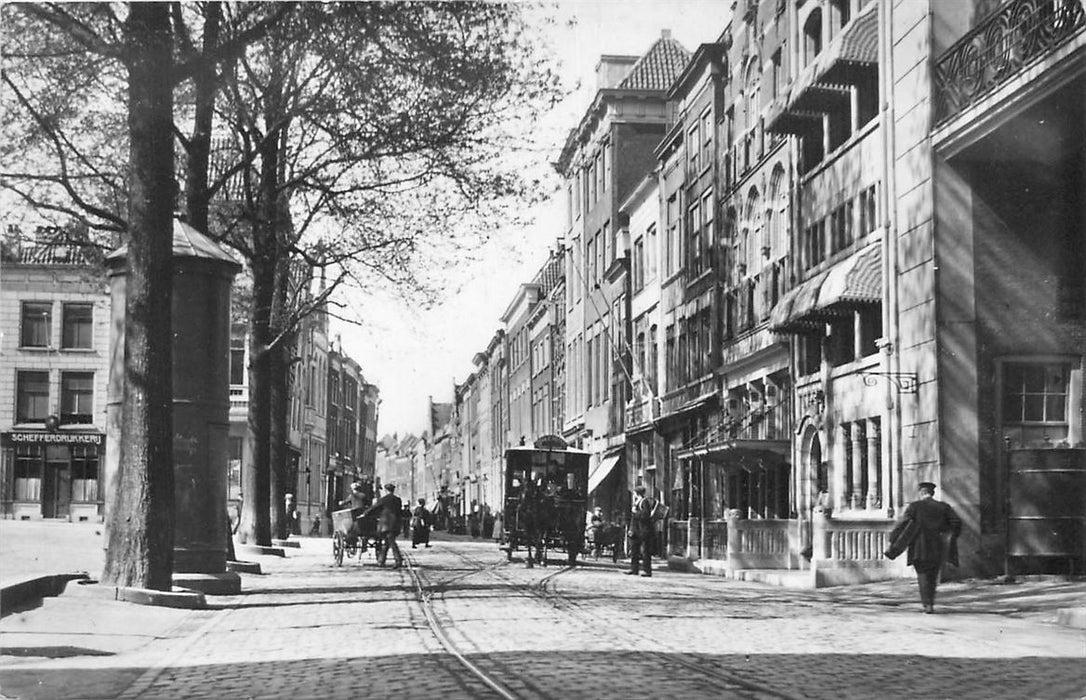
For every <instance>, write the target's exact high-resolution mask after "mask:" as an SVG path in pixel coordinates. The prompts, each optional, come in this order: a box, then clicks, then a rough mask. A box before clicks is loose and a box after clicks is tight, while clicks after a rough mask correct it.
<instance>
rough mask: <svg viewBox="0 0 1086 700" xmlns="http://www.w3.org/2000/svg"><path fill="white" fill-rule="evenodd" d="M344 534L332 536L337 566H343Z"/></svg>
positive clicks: (333, 555) (333, 553)
mask: <svg viewBox="0 0 1086 700" xmlns="http://www.w3.org/2000/svg"><path fill="white" fill-rule="evenodd" d="M343 550H344V544H343V534H342V533H339V532H337V533H335V534H334V535H332V558H333V559H334V560H335V562H336V566H343Z"/></svg>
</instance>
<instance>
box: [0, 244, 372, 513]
mask: <svg viewBox="0 0 1086 700" xmlns="http://www.w3.org/2000/svg"><path fill="white" fill-rule="evenodd" d="M9 233H11V235H9V236H7V237H6V240H5V244H4V250H3V258H2V261H0V265H2V274H0V284H2V294H0V314H2V323H0V326H2V327H3V329H4V331H3V333H2V335H0V440H2V446H0V489H2V499H0V503H2V506H0V508H2V514H3V517H5V518H16V519H41V518H45V519H56V518H60V519H68V520H72V521H98V520H101V519H102V517H103V506H104V502H105V494H104V493H103V482H102V478H103V475H102V469H103V467H104V462H105V455H106V406H107V391H106V388H107V384H108V381H109V373H110V351H109V348H110V338H111V335H112V333H113V332H114V331H113V329H112V328H111V327H110V314H111V300H110V291H109V283H108V280H107V276H106V270H105V268H104V267H103V266H102V265H101V263H100V262H99V261H96V260H95V259H94V258H93V256H92V255H90V254H88V253H87V252H86V249H85V248H81V247H80V246H77V245H66V244H59V243H57V242H56V241H55V240H53V238H55V234H56V232H55V231H53V230H51V229H50V230H45V229H43V230H41V231H38V232H37V234H36V235H34V236H33V237H30V238H27V237H26V236H24V235H21V234H19V235H16V233H18V232H9ZM297 355H298V357H299V358H300V361H299V362H297V363H295V365H294V367H293V369H292V381H291V397H290V401H289V404H290V412H289V415H288V426H289V429H290V441H289V447H290V458H289V469H288V471H289V473H288V484H290V486H289V487H288V492H289V493H291V495H292V496H293V497H294V500H295V507H296V508H297V509H298V513H299V527H300V526H301V524H303V523H304V524H305V525H306V526H307V527H308V524H309V523H310V522H311V519H312V517H313V516H314V515H317V514H322V515H326V514H327V512H328V509H329V508H332V509H334V508H335V507H336V506H337V504H338V503H339V501H340V500H342V499H343V498H344V497H345V496H346V493H347V490H348V489H349V487H350V483H351V482H352V481H353V480H368V481H369V482H371V483H372V481H373V478H374V473H375V470H374V463H375V461H376V451H377V439H376V435H377V418H378V405H379V401H380V399H379V390H378V388H377V386H376V385H374V384H371V383H369V382H367V381H366V379H365V377H364V375H363V373H362V370H361V367H360V366H359V365H358V363H357V362H356V361H354V360H353V359H351V358H350V357H348V356H347V355H346V354H345V353H344V352H343V350H342V348H341V346H340V345H339V344H338V339H337V342H336V343H335V345H334V346H333V347H330V346H329V342H328V331H327V320H326V319H325V318H324V315H323V314H322V313H316V314H313V315H312V316H311V317H310V318H307V319H305V320H304V321H303V326H302V330H301V331H300V332H299V334H298V340H297ZM248 362H249V348H248V338H247V335H246V330H245V324H239V323H235V324H233V326H232V330H231V341H230V358H229V368H230V369H229V372H230V373H229V382H230V426H229V462H228V471H227V475H226V481H227V499H228V501H229V503H230V504H231V505H230V507H229V511H230V512H231V513H233V514H236V512H237V509H236V504H237V503H238V502H239V501H240V499H241V497H242V493H241V470H242V469H244V468H245V466H246V465H247V464H251V460H252V456H251V455H252V451H251V437H250V434H249V424H248V383H249V382H248V371H247V368H248ZM329 445H332V449H331V450H330V449H329ZM307 516H308V519H306V518H307Z"/></svg>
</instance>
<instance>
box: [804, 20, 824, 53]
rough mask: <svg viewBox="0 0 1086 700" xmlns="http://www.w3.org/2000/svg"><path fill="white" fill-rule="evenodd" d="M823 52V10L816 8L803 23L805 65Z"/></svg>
mask: <svg viewBox="0 0 1086 700" xmlns="http://www.w3.org/2000/svg"><path fill="white" fill-rule="evenodd" d="M820 53H822V11H821V10H818V9H815V10H813V11H812V12H811V14H810V15H808V16H807V21H806V22H805V23H804V25H803V65H808V64H810V62H811V61H813V60H814V57H815V56H817V55H818V54H820Z"/></svg>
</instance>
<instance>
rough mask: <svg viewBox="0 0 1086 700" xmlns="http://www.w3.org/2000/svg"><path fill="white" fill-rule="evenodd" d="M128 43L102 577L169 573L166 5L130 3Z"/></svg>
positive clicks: (143, 581)
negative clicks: (120, 359) (116, 410)
mask: <svg viewBox="0 0 1086 700" xmlns="http://www.w3.org/2000/svg"><path fill="white" fill-rule="evenodd" d="M125 43H126V46H127V49H128V103H129V107H128V129H129V133H130V136H131V148H130V154H129V179H130V182H129V203H128V221H129V230H128V256H127V264H128V274H127V280H126V286H125V339H124V372H125V380H124V398H123V401H122V407H121V411H122V416H123V418H122V426H121V445H120V464H119V472H120V473H119V477H118V481H117V483H118V484H119V488H120V493H118V494H115V497H116V500H115V507H113V508H112V509H111V511H110V527H109V545H108V550H107V553H106V563H105V570H104V572H103V574H102V578H103V580H104V581H106V582H108V583H111V584H114V585H119V586H136V587H142V588H150V589H154V590H163V591H168V590H170V589H171V587H172V584H173V581H172V577H173V538H174V474H173V454H172V449H173V440H172V436H173V405H172V401H173V380H172V371H173V362H172V357H171V345H172V337H173V334H172V332H171V325H172V324H171V301H172V294H173V257H172V253H173V210H174V204H175V202H174V198H175V195H176V186H175V181H174V161H173V93H172V87H171V84H170V81H169V80H166V79H164V76H168V75H169V74H170V73H171V71H172V68H173V59H172V46H173V38H172V36H171V33H170V17H169V5H167V4H165V3H132V4H131V5H130V7H129V15H128V19H127V21H126V22H125Z"/></svg>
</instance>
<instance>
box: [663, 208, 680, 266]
mask: <svg viewBox="0 0 1086 700" xmlns="http://www.w3.org/2000/svg"><path fill="white" fill-rule="evenodd" d="M666 214H667V241H666V245H667V248H666V250H665V254H666V256H667V257H666V260H665V261H664V268H665V272H666V274H667V275H671V274H673V273H675V272H676V270H677V269H678V266H679V240H678V238H679V200H678V196H677V195H671V196H670V197H668V200H667V212H666Z"/></svg>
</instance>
